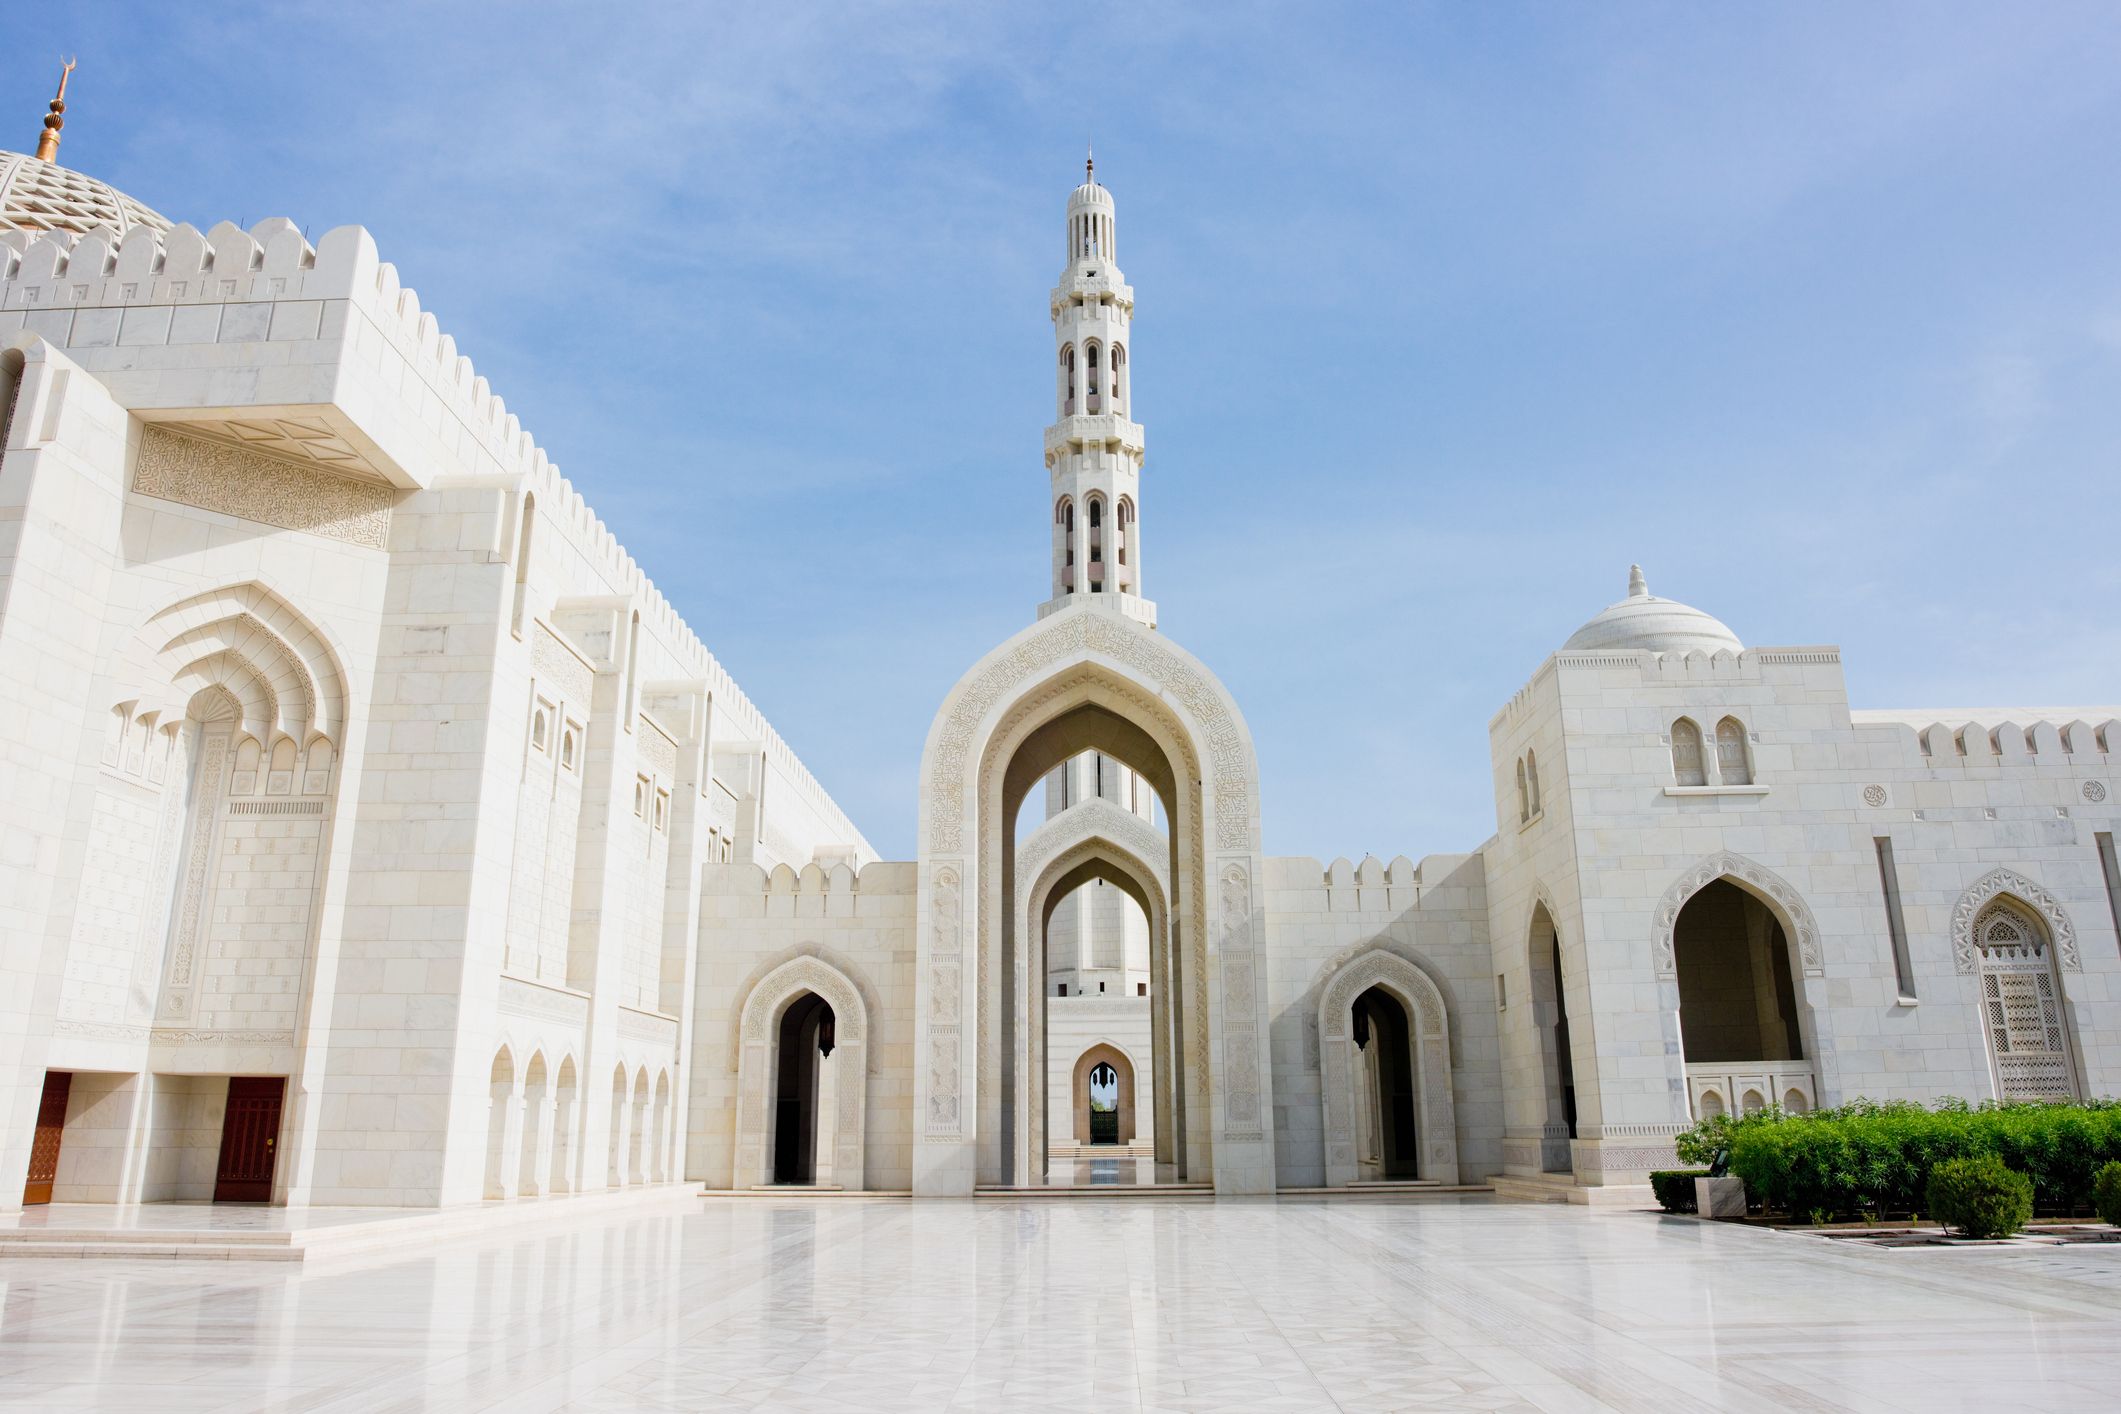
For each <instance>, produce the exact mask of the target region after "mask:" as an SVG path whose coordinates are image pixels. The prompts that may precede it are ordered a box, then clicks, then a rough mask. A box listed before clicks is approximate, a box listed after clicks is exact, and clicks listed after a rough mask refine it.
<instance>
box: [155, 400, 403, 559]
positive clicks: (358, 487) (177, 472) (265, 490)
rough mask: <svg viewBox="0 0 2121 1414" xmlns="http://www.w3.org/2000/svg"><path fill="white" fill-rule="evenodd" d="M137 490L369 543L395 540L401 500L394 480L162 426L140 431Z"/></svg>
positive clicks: (262, 521) (377, 547)
mask: <svg viewBox="0 0 2121 1414" xmlns="http://www.w3.org/2000/svg"><path fill="white" fill-rule="evenodd" d="M133 490H134V491H136V492H138V493H139V494H140V495H143V496H155V497H158V498H160V499H162V500H165V501H177V502H181V503H182V504H184V505H187V506H197V507H198V508H199V509H201V510H206V511H217V512H219V513H220V514H222V515H228V516H235V517H238V518H239V519H242V520H249V521H256V522H257V523H259V524H260V525H273V526H278V527H279V528H280V529H282V530H299V531H302V532H304V533H306V534H310V535H321V536H324V537H325V538H327V539H330V540H342V541H344V542H346V543H347V544H349V545H359V546H362V547H364V548H366V549H370V550H381V549H385V548H386V547H387V546H388V544H389V540H390V508H391V503H392V502H393V501H394V500H395V499H396V492H394V491H393V490H392V489H391V488H390V487H388V486H378V485H375V484H373V483H371V482H366V481H355V480H353V479H351V478H349V477H344V476H336V475H334V474H332V473H331V472H328V471H320V470H312V469H310V468H308V467H302V466H296V465H295V464H293V463H292V462H286V461H281V460H280V459H279V458H277V457H267V456H260V455H259V454H257V453H256V452H250V451H245V450H244V449H243V448H241V447H231V446H228V445H226V444H224V443H220V442H207V441H202V440H200V439H199V438H196V437H186V436H182V435H180V434H178V433H176V432H172V431H169V430H168V429H166V428H162V427H156V426H150V427H148V428H147V429H146V430H145V431H143V432H142V433H141V436H140V460H139V465H138V466H137V467H136V468H134V471H133Z"/></svg>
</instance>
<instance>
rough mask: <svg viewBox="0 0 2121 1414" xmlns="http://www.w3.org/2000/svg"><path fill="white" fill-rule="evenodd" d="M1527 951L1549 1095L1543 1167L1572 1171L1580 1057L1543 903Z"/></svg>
mask: <svg viewBox="0 0 2121 1414" xmlns="http://www.w3.org/2000/svg"><path fill="white" fill-rule="evenodd" d="M1525 952H1526V957H1525V961H1526V964H1527V966H1528V969H1529V971H1530V973H1531V979H1532V1025H1533V1026H1534V1027H1535V1028H1536V1029H1537V1031H1538V1033H1539V1053H1540V1062H1541V1070H1542V1072H1543V1073H1542V1077H1541V1078H1542V1080H1543V1082H1544V1089H1545V1099H1546V1122H1545V1123H1544V1124H1543V1125H1542V1126H1541V1132H1540V1167H1541V1168H1542V1169H1543V1170H1545V1171H1546V1172H1548V1173H1567V1172H1570V1171H1571V1170H1572V1168H1573V1167H1574V1165H1573V1162H1572V1159H1571V1151H1570V1148H1569V1141H1570V1140H1572V1139H1574V1138H1575V1137H1576V1061H1575V1056H1574V1054H1573V1052H1572V1051H1571V1049H1570V1040H1569V1002H1568V989H1567V988H1566V987H1565V986H1564V985H1563V983H1562V972H1561V930H1560V929H1559V928H1557V927H1556V926H1555V924H1554V916H1553V915H1552V914H1551V913H1549V912H1547V906H1546V904H1545V903H1544V902H1540V903H1536V904H1534V905H1533V906H1532V928H1531V934H1530V937H1529V939H1528V941H1527V944H1526V949H1525Z"/></svg>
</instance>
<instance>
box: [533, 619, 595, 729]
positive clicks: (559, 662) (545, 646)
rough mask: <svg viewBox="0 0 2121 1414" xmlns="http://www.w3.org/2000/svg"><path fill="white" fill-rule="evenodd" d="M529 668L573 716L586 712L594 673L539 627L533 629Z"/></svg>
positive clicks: (539, 625) (549, 631)
mask: <svg viewBox="0 0 2121 1414" xmlns="http://www.w3.org/2000/svg"><path fill="white" fill-rule="evenodd" d="M530 666H531V670H532V671H534V672H535V673H536V674H537V675H538V680H539V681H540V682H545V683H549V684H551V685H552V687H553V689H554V690H555V691H556V692H558V693H559V695H560V696H561V697H562V698H563V699H564V700H565V701H566V702H567V704H568V707H569V709H570V710H572V711H573V712H574V714H575V715H576V716H577V717H579V716H582V715H584V714H586V713H587V712H588V711H589V690H590V686H591V684H592V682H593V680H594V678H595V676H596V675H595V673H594V672H593V671H592V670H591V669H590V666H589V664H587V663H585V662H583V661H582V657H581V655H580V654H578V653H576V652H575V651H574V650H573V649H572V648H569V647H568V646H567V645H566V644H565V643H563V642H561V641H560V639H559V638H557V637H556V636H554V634H553V632H552V630H551V629H549V628H547V627H545V626H544V625H543V624H537V625H534V626H533V631H532V633H531V636H530ZM577 704H579V705H577Z"/></svg>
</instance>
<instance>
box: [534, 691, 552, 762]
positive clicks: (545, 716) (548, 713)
mask: <svg viewBox="0 0 2121 1414" xmlns="http://www.w3.org/2000/svg"><path fill="white" fill-rule="evenodd" d="M551 734H552V707H551V705H550V704H549V703H545V702H540V703H538V705H537V706H536V707H535V708H533V709H532V710H531V713H530V749H531V750H532V751H543V750H544V749H545V742H546V739H547V738H548V737H549V736H551Z"/></svg>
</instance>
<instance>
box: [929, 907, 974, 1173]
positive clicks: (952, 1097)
mask: <svg viewBox="0 0 2121 1414" xmlns="http://www.w3.org/2000/svg"><path fill="white" fill-rule="evenodd" d="M931 902H932V905H933V907H932V913H933V915H934V919H935V937H934V939H933V940H932V946H931V947H930V949H929V953H928V965H929V969H930V976H929V986H928V1132H929V1133H930V1134H935V1135H950V1134H956V1133H958V1132H959V1125H960V1123H961V1118H962V1116H961V1110H962V1104H961V1101H962V1097H963V1086H962V1084H961V1081H960V1077H959V1075H958V1070H959V1067H960V1064H961V1060H960V1058H961V1055H962V1051H961V1050H960V1044H959V1027H960V1025H961V1024H962V1022H963V1017H964V985H965V956H964V936H965V905H964V894H963V892H962V890H961V889H960V888H959V886H958V878H957V871H956V870H954V869H951V868H949V867H947V866H946V867H944V868H941V869H938V870H936V871H935V884H934V891H933V897H932V900H931Z"/></svg>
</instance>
